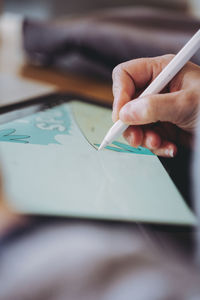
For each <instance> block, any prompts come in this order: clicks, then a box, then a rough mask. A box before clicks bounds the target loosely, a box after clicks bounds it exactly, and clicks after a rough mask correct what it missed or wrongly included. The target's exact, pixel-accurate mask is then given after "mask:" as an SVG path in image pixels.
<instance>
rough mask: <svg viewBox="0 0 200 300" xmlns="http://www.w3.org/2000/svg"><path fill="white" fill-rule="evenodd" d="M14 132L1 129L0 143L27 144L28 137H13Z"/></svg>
mask: <svg viewBox="0 0 200 300" xmlns="http://www.w3.org/2000/svg"><path fill="white" fill-rule="evenodd" d="M15 132H16V130H15V129H13V128H9V129H2V130H0V141H1V142H12V143H23V144H27V143H28V141H26V139H29V138H30V136H28V135H13V133H15Z"/></svg>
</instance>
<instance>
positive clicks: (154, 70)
mask: <svg viewBox="0 0 200 300" xmlns="http://www.w3.org/2000/svg"><path fill="white" fill-rule="evenodd" d="M172 57H173V56H172V55H165V56H160V57H155V58H140V59H135V60H131V61H128V62H125V63H122V64H120V65H118V66H117V67H116V68H115V69H114V70H113V95H114V102H113V121H114V122H115V121H116V120H117V119H118V116H119V111H120V109H121V108H122V106H123V105H124V104H126V103H127V102H129V101H130V100H131V99H133V98H134V96H135V93H136V90H141V89H143V88H145V87H146V85H147V84H148V83H149V82H150V81H152V80H153V79H154V78H155V77H156V76H157V75H158V74H159V73H160V72H161V70H162V69H163V68H164V67H165V66H166V65H167V64H168V63H169V61H170V60H171V59H172Z"/></svg>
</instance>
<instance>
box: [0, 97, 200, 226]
mask: <svg viewBox="0 0 200 300" xmlns="http://www.w3.org/2000/svg"><path fill="white" fill-rule="evenodd" d="M38 103H40V104H38ZM38 103H37V105H32V106H29V107H26V108H23V109H21V108H20V109H19V108H18V109H16V108H17V107H15V110H14V111H12V112H8V113H6V114H2V115H1V116H0V159H1V162H2V170H3V174H4V185H5V190H6V193H7V198H8V201H9V204H10V205H11V206H12V208H13V209H15V210H16V211H17V212H19V213H23V214H31V215H48V216H62V217H63V216H65V217H78V218H88V219H99V220H117V221H129V222H130V221H131V222H132V221H139V222H147V223H156V224H177V225H194V224H195V223H196V218H195V216H194V214H193V212H192V211H191V209H190V208H189V207H188V206H187V204H186V203H185V201H184V199H183V197H182V196H181V194H180V193H179V191H178V190H177V188H176V186H175V185H174V183H173V181H172V180H171V178H170V177H169V175H168V173H167V172H166V170H165V169H164V167H163V165H162V164H161V162H160V160H159V159H158V157H157V156H156V155H154V154H153V153H151V151H149V150H148V149H146V148H142V147H139V148H137V149H136V148H133V147H131V146H130V145H128V144H127V142H126V141H125V140H124V139H123V137H120V139H118V140H116V141H114V142H113V143H112V144H111V145H109V146H108V147H106V148H105V149H104V150H102V151H97V148H98V146H99V144H100V143H101V141H102V139H103V137H104V136H105V133H106V132H107V130H108V129H109V128H110V127H111V125H112V120H111V109H110V108H107V107H103V106H101V105H98V104H95V103H91V101H87V99H84V100H83V99H82V98H80V97H79V96H73V95H71V96H69V95H68V96H64V95H52V96H50V97H49V98H48V97H46V98H42V100H41V99H40V101H38ZM45 103H46V104H45ZM47 103H48V104H47Z"/></svg>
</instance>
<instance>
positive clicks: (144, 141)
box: [112, 55, 200, 157]
mask: <svg viewBox="0 0 200 300" xmlns="http://www.w3.org/2000/svg"><path fill="white" fill-rule="evenodd" d="M173 57H174V56H173V55H165V56H160V57H155V58H140V59H135V60H131V61H128V62H125V63H122V64H120V65H118V66H117V67H116V68H115V69H114V70H113V95H114V102H113V114H112V118H113V121H114V122H116V121H117V120H118V119H120V120H121V121H123V122H124V123H126V124H129V125H131V126H129V127H128V129H127V130H126V131H125V132H124V137H125V139H126V140H127V141H128V142H129V144H130V145H131V146H133V147H138V146H143V147H146V148H149V149H150V150H151V151H152V152H154V153H155V154H157V155H160V156H165V157H173V156H175V155H176V153H177V146H178V145H184V146H189V145H191V143H192V140H193V133H194V130H195V128H196V125H197V119H198V111H199V103H200V67H199V66H197V65H195V64H193V63H191V62H189V63H187V64H186V65H185V67H184V68H183V69H182V70H181V71H180V72H179V73H178V74H177V75H176V76H175V77H174V79H173V80H172V81H171V82H170V83H169V84H168V86H167V87H166V88H165V89H164V90H163V91H162V93H161V94H156V95H149V96H146V97H141V98H137V97H138V96H139V95H140V94H141V93H142V91H143V90H144V89H145V88H146V87H147V86H148V85H149V84H150V83H151V81H153V80H154V78H155V77H157V75H158V74H159V73H160V72H161V71H162V69H163V68H164V67H165V66H166V65H167V64H168V63H169V62H170V60H171V59H172V58H173ZM132 125H134V126H132Z"/></svg>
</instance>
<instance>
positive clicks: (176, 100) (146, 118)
mask: <svg viewBox="0 0 200 300" xmlns="http://www.w3.org/2000/svg"><path fill="white" fill-rule="evenodd" d="M184 99H185V94H184V92H182V91H179V92H175V93H166V94H157V95H151V96H148V97H141V98H138V99H136V100H132V101H130V102H128V103H127V104H126V105H124V106H123V107H122V109H121V110H120V113H119V118H120V120H121V121H122V122H124V123H125V124H129V125H144V124H150V123H155V122H158V121H162V122H171V123H173V124H176V125H181V124H180V120H181V118H182V115H183V110H185V106H186V105H188V102H187V103H186V101H184Z"/></svg>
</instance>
